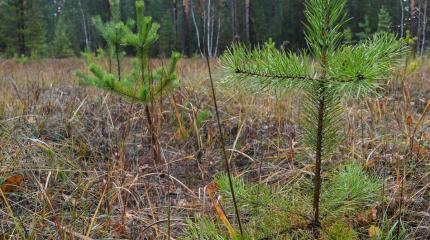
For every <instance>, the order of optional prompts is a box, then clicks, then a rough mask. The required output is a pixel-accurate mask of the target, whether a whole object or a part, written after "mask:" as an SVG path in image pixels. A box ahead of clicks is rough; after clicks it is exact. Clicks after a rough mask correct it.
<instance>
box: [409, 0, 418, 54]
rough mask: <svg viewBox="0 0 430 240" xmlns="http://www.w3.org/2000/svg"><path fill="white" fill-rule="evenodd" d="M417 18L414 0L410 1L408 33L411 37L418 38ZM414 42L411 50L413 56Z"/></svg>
mask: <svg viewBox="0 0 430 240" xmlns="http://www.w3.org/2000/svg"><path fill="white" fill-rule="evenodd" d="M418 17H419V11H418V9H417V6H416V1H415V0H410V1H409V18H410V26H409V28H410V32H411V37H412V38H414V37H417V36H418ZM416 44H417V43H416V42H415V43H414V44H413V45H412V49H413V52H414V54H415V53H416V52H415V49H416Z"/></svg>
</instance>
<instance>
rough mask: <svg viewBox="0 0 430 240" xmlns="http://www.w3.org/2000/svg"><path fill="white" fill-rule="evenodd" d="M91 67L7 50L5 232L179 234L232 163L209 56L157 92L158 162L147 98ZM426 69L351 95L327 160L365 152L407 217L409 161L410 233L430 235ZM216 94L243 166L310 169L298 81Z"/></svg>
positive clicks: (385, 206) (388, 211) (2, 146)
mask: <svg viewBox="0 0 430 240" xmlns="http://www.w3.org/2000/svg"><path fill="white" fill-rule="evenodd" d="M154 64H164V63H163V61H161V60H158V61H155V63H154ZM214 65H215V67H216V64H215V63H214ZM82 66H83V64H82V63H81V62H80V61H79V60H76V59H66V60H42V61H40V62H36V63H28V64H18V63H14V62H12V61H6V60H5V61H0V164H1V165H0V173H1V175H0V177H1V178H3V179H5V178H7V177H9V176H13V175H17V174H21V175H22V176H24V182H23V183H22V184H21V185H20V186H19V188H18V189H16V191H15V192H8V193H5V194H4V197H3V198H2V199H3V203H0V206H1V207H0V239H1V238H2V237H4V238H9V236H10V237H11V238H13V239H91V238H92V239H100V238H125V239H167V236H169V235H170V233H171V238H172V239H174V238H175V236H178V234H180V233H181V230H182V229H183V225H184V223H185V219H186V218H190V217H192V216H194V213H196V212H202V211H203V212H206V211H210V210H209V209H210V208H209V207H208V205H209V204H210V203H209V202H208V200H207V199H206V197H205V194H204V186H205V185H206V184H208V183H210V182H211V180H212V176H213V175H214V174H215V173H217V172H218V171H221V169H222V168H221V166H222V161H221V160H222V159H221V154H220V150H219V144H218V142H217V131H216V125H215V121H214V115H213V114H212V115H210V114H209V117H208V118H207V119H204V118H203V120H201V119H200V120H198V118H199V116H202V115H203V113H207V112H213V111H212V103H211V100H210V92H209V88H208V81H207V80H208V79H207V70H206V68H205V64H204V62H202V61H200V60H183V61H181V62H180V64H179V66H178V74H179V76H180V79H181V84H182V86H181V89H180V90H179V91H178V92H177V93H175V94H173V95H170V96H169V97H168V98H166V99H164V100H163V102H162V103H161V102H160V103H158V104H159V105H160V106H162V107H160V108H159V111H158V112H157V119H158V129H159V135H160V143H161V147H162V154H163V159H164V162H162V163H159V164H156V165H154V164H153V160H152V159H151V151H150V146H149V143H150V136H149V134H148V129H147V127H146V123H145V122H146V121H145V117H144V112H143V108H142V106H141V105H139V104H137V103H131V102H129V101H127V100H125V99H122V98H119V97H117V96H113V95H112V94H110V93H106V92H102V91H98V90H95V89H88V88H83V87H80V86H79V85H78V83H77V80H76V78H75V77H74V76H73V71H74V70H75V69H77V68H81V67H82ZM216 69H217V74H216V75H217V78H218V79H219V78H220V75H221V72H220V71H219V68H216ZM399 76H400V74H399ZM429 76H430V68H429V67H427V66H426V65H425V64H422V67H420V68H419V69H417V70H416V71H414V72H413V73H410V74H408V76H407V77H406V78H405V79H404V80H403V81H402V80H401V78H400V77H397V78H396V77H393V79H392V80H390V81H389V83H388V87H387V88H386V90H385V91H383V92H381V97H379V98H373V99H367V100H365V101H363V102H361V104H359V105H357V104H354V105H346V107H347V110H348V111H347V114H346V115H345V120H346V121H345V134H344V135H345V136H346V141H345V142H344V143H343V145H342V146H341V148H340V151H339V153H338V154H337V155H336V157H335V158H333V159H332V161H330V162H326V163H325V165H326V166H329V165H336V164H338V163H340V162H342V161H346V160H348V159H357V160H359V161H360V162H362V163H363V165H364V166H366V168H367V170H368V171H369V172H370V173H371V174H375V175H378V176H381V177H383V178H384V179H385V184H384V193H383V195H382V196H381V201H380V202H377V203H375V206H376V207H377V209H378V220H377V221H382V220H383V219H385V221H387V219H393V220H395V219H397V216H398V214H399V213H398V212H397V209H398V207H397V206H398V202H397V199H399V197H398V194H399V193H398V189H399V183H401V181H399V178H398V176H399V175H400V174H401V172H399V171H398V170H397V171H396V169H399V166H400V165H401V164H402V163H405V166H406V168H405V173H406V176H407V177H406V181H405V182H404V187H405V188H404V189H405V191H404V195H403V196H404V202H405V207H404V208H403V209H404V211H403V216H404V217H403V221H404V222H405V223H406V224H407V225H408V227H409V238H410V239H429V238H430V214H429V212H430V184H429V180H430V158H429V147H430V131H429V127H430V118H429V117H428V114H427V116H424V117H423V118H422V119H423V120H422V122H421V123H420V125H419V126H418V127H417V131H416V134H415V147H413V151H412V154H410V153H408V146H409V137H410V134H411V132H412V129H413V128H414V127H415V124H416V123H417V122H418V119H420V117H421V115H422V113H423V111H424V108H425V106H426V104H427V101H428V100H429V97H430V94H429V93H430V81H429V80H428V79H429ZM218 92H219V94H220V96H219V98H220V109H221V113H222V121H224V126H225V127H226V129H225V132H226V135H227V146H228V148H230V152H232V153H233V155H232V156H233V158H232V161H233V162H234V171H235V175H240V176H243V177H245V178H246V179H247V180H249V181H260V182H263V183H267V184H276V185H282V184H288V183H289V182H291V181H293V180H295V179H300V178H309V177H310V174H311V173H310V172H311V169H312V167H313V166H312V162H313V161H312V156H301V155H300V154H298V153H299V152H300V150H301V145H300V143H296V142H300V141H299V136H300V125H299V122H298V119H300V113H301V111H302V109H301V107H300V106H301V104H300V102H298V101H297V99H299V98H297V97H296V95H298V94H299V93H294V94H292V95H289V97H284V96H282V95H281V94H280V95H279V96H277V97H274V96H272V95H269V94H267V93H260V94H249V93H247V92H244V91H240V89H238V88H231V87H230V88H227V87H222V86H219V89H218ZM408 116H411V118H412V119H413V122H412V123H410V122H409V125H408V122H407V121H406V120H405V119H407V117H408ZM399 164H400V165H399ZM400 180H401V179H400ZM382 198H383V199H382ZM382 200H384V201H382ZM169 219H170V221H168V220H169ZM169 223H170V224H169ZM2 232H3V235H1V233H2ZM363 232H366V229H365V228H363Z"/></svg>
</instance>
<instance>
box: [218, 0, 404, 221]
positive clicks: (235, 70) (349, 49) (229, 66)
mask: <svg viewBox="0 0 430 240" xmlns="http://www.w3.org/2000/svg"><path fill="white" fill-rule="evenodd" d="M345 4H346V0H308V1H307V2H306V11H305V15H306V19H307V24H306V41H307V44H308V46H309V50H310V56H308V55H307V54H306V53H305V52H302V53H301V54H295V53H289V52H285V51H284V50H278V49H276V48H275V46H274V44H266V45H265V46H263V47H257V48H255V49H253V50H250V49H248V48H247V47H246V46H244V45H240V44H239V45H235V46H233V47H232V48H231V49H230V50H228V51H227V53H226V54H225V55H224V56H223V57H222V62H223V66H224V69H225V70H226V72H227V79H228V81H234V82H240V83H241V84H243V85H246V86H252V87H255V88H259V89H261V88H271V89H285V90H288V89H300V90H303V92H304V93H305V97H304V98H305V101H304V115H305V116H304V118H303V143H304V144H305V145H306V146H307V148H308V149H309V150H310V151H311V152H312V153H313V155H314V157H315V176H314V183H313V184H314V196H313V226H314V227H319V226H320V195H321V181H322V179H321V172H322V168H321V166H322V164H321V163H322V161H323V160H326V159H329V158H330V157H331V156H332V154H333V153H334V151H335V150H336V148H337V146H338V145H339V143H340V141H341V140H342V138H341V136H340V134H339V131H340V130H341V129H342V120H343V119H342V113H343V109H342V99H344V98H346V97H354V98H359V97H362V96H366V95H369V94H372V93H376V90H377V89H378V87H379V86H380V82H381V81H380V80H383V78H386V76H387V75H386V74H387V73H388V72H389V71H390V70H391V69H392V67H393V65H394V64H396V63H397V62H398V60H399V59H400V58H401V56H402V54H403V52H404V48H402V47H401V44H400V41H399V40H397V39H396V38H395V36H393V35H389V34H386V33H379V34H376V35H374V36H373V37H371V38H369V39H367V40H365V41H363V42H362V43H360V44H358V45H342V44H341V41H342V39H343V38H344V36H343V31H342V27H343V25H344V23H345V22H346V20H347V18H346V15H345V11H344V7H345Z"/></svg>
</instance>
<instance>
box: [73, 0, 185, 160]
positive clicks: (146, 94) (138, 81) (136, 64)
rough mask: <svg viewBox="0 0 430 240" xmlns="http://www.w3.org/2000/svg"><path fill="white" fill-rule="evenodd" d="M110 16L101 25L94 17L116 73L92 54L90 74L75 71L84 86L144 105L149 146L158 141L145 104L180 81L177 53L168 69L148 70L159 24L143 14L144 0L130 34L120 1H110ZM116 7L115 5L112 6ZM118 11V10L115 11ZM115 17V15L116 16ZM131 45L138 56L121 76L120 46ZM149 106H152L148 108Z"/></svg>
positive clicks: (160, 95)
mask: <svg viewBox="0 0 430 240" xmlns="http://www.w3.org/2000/svg"><path fill="white" fill-rule="evenodd" d="M113 2H116V3H117V4H113V8H114V9H116V10H113V13H112V15H113V16H114V20H113V21H112V22H108V23H106V24H102V23H101V22H100V21H99V20H98V19H97V18H96V19H95V22H96V23H97V24H96V25H98V26H99V27H98V28H99V29H100V30H101V31H102V36H103V37H104V39H105V40H106V42H107V43H108V48H109V49H110V50H109V52H111V53H113V54H114V56H116V59H117V67H118V68H117V74H116V75H115V74H112V73H111V72H110V71H109V72H107V71H105V70H104V69H103V68H102V67H101V66H100V65H99V64H97V63H96V62H95V60H94V59H92V58H91V57H89V58H88V60H89V65H88V69H89V71H90V72H91V73H92V74H86V73H83V72H81V71H77V72H76V75H77V76H78V77H79V78H80V79H81V80H82V83H84V84H86V85H92V86H96V87H98V88H101V89H105V90H109V91H112V92H114V93H116V94H119V95H121V96H124V97H126V98H129V99H131V100H133V101H137V102H141V103H143V104H145V114H146V117H147V120H148V124H149V128H150V132H151V137H152V139H151V141H152V145H153V146H155V145H157V143H158V140H157V139H156V138H157V136H156V128H155V127H154V124H153V120H152V115H153V114H152V113H151V112H152V111H151V110H150V108H149V106H148V104H150V103H153V100H154V99H155V98H156V97H162V96H163V95H164V94H166V93H167V92H169V91H170V90H173V89H175V88H176V87H177V86H178V85H179V84H178V81H177V78H176V64H177V62H178V60H179V58H180V54H179V53H173V54H172V58H171V61H170V65H169V66H168V67H167V68H164V67H160V68H157V69H154V70H151V66H150V62H149V60H150V58H149V52H150V50H151V48H152V46H153V44H154V43H155V42H156V41H157V40H158V33H157V31H158V29H159V27H160V25H159V24H157V23H153V22H152V18H151V17H146V16H145V15H144V3H143V0H138V1H136V15H137V21H136V25H137V32H136V33H133V32H132V31H131V30H130V29H131V28H132V27H131V26H132V24H131V21H129V23H128V24H127V25H126V24H124V23H123V22H121V20H120V19H119V9H117V8H119V1H113ZM115 6H116V7H115ZM116 12H118V13H116ZM115 16H116V17H115ZM124 45H128V46H132V47H134V48H135V51H136V53H137V56H136V58H135V59H133V61H132V70H131V72H130V73H129V74H128V75H125V76H124V77H121V75H122V74H121V68H120V66H121V57H120V56H121V53H120V52H121V49H120V46H124ZM151 109H152V108H151ZM158 151H159V147H154V158H155V159H156V160H157V161H160V154H159V152H158Z"/></svg>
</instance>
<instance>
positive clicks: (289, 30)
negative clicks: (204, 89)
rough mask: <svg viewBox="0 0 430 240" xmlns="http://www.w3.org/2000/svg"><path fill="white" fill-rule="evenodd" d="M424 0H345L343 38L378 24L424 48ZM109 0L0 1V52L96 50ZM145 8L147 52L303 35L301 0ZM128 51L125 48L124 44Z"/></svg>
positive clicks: (293, 43)
mask: <svg viewBox="0 0 430 240" xmlns="http://www.w3.org/2000/svg"><path fill="white" fill-rule="evenodd" d="M429 1H430V0H349V1H348V5H347V10H348V14H349V16H351V19H350V20H349V21H348V24H347V27H346V28H345V29H344V31H345V32H346V33H347V34H346V36H347V37H346V39H345V41H351V42H355V41H358V40H361V39H363V38H367V37H368V36H370V35H371V34H373V33H375V32H378V31H390V32H394V33H397V34H398V35H399V36H404V35H406V33H407V32H409V33H410V34H411V36H412V37H415V39H416V41H415V45H414V48H415V50H416V52H417V53H421V54H422V53H424V51H425V48H426V43H427V39H426V33H427V30H428V26H427V19H428V14H429V11H428V7H429V4H428V2H429ZM134 2H135V0H121V1H120V5H121V13H120V14H119V16H121V19H122V20H123V21H124V22H126V21H127V20H128V19H136V16H135V15H136V13H135V10H134V7H133V6H134ZM110 4H111V1H109V0H2V1H0V55H1V56H3V57H12V56H47V57H68V56H73V55H78V54H79V53H80V52H82V51H96V50H97V49H99V48H102V47H105V45H106V43H105V42H104V40H103V38H102V37H101V33H100V32H99V31H98V29H97V26H96V24H95V21H94V19H95V18H96V16H100V18H101V20H102V21H104V22H106V21H109V20H110V19H111V18H112V16H110V15H111V14H110V12H111V11H110V9H111V5H110ZM145 5H146V8H145V12H146V14H147V15H150V16H152V17H153V19H154V21H155V22H158V23H159V24H160V25H161V28H160V30H159V34H160V40H159V41H158V43H157V45H156V46H155V48H154V50H153V52H152V55H153V56H169V55H170V54H171V52H172V51H181V52H183V53H184V54H185V55H187V56H192V55H202V54H203V46H208V48H209V49H208V50H209V54H210V55H211V56H215V55H217V54H219V53H220V52H221V51H223V50H224V49H225V48H226V47H228V45H229V44H231V43H232V42H234V41H240V42H245V43H248V44H258V43H262V42H265V41H267V40H268V39H269V38H271V39H272V40H273V41H274V42H275V43H276V44H277V46H278V47H284V48H286V49H292V50H295V49H299V48H303V47H306V46H304V45H305V41H304V27H303V21H304V13H303V10H304V7H305V6H304V1H299V0H270V1H269V0H145ZM126 51H128V52H129V53H131V52H132V50H131V49H126Z"/></svg>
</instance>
